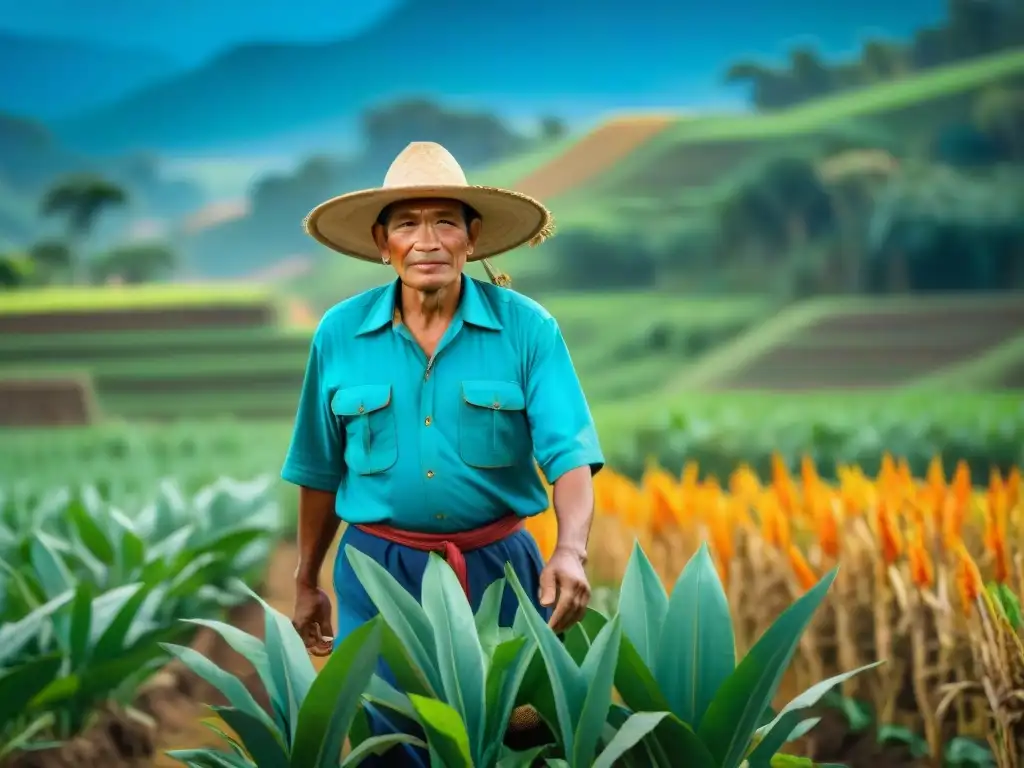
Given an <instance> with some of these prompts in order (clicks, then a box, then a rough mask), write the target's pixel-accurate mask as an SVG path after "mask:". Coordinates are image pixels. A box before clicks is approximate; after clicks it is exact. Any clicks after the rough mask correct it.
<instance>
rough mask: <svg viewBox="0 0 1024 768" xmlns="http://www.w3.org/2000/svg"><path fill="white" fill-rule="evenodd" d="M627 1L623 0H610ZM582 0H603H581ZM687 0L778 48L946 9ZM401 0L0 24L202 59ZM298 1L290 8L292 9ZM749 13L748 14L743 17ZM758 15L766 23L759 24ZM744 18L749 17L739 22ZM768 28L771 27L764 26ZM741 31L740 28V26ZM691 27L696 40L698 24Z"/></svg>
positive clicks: (18, 13) (338, 22)
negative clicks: (775, 43)
mask: <svg viewBox="0 0 1024 768" xmlns="http://www.w3.org/2000/svg"><path fill="white" fill-rule="evenodd" d="M607 1H609V2H614V3H615V4H618V3H621V4H622V7H623V9H628V8H629V0H607ZM491 2H492V3H493V5H486V4H485V3H484V2H481V3H480V5H479V8H480V12H481V14H484V15H491V16H500V15H501V14H502V11H503V7H504V8H508V7H509V5H507V4H506V2H507V0H506V2H502V0H491ZM579 2H580V3H581V4H586V3H589V2H601V0H579ZM665 2H667V3H668V2H670V3H672V4H673V5H675V4H677V3H682V4H684V5H689V4H692V5H693V6H694V8H693V16H694V18H700V17H701V16H705V17H707V16H711V15H714V16H718V17H719V18H717V19H714V21H717V22H719V23H718V24H715V23H711V24H709V26H710V27H716V26H718V27H720V26H721V22H722V21H723V19H722V18H721V17H723V16H724V17H726V18H731V19H735V20H736V21H737V22H740V23H739V24H738V27H739V28H740V29H738V30H737V31H738V34H737V36H736V37H735V38H734V39H731V40H723V41H722V47H723V49H725V50H732V51H736V50H738V49H739V50H743V49H747V48H751V47H756V48H757V49H758V52H759V53H762V54H763V53H766V51H765V50H764V41H763V38H762V39H761V40H759V41H758V43H757V44H754V42H753V39H752V38H751V39H749V40H748V36H749V35H751V34H752V33H755V31H756V29H757V28H758V27H759V26H760V27H761V33H762V35H763V34H764V33H765V32H767V33H768V34H769V35H771V37H772V38H776V37H777V38H778V53H781V52H782V51H783V50H784V49H785V46H786V45H788V44H790V43H791V42H792V41H793V40H794V39H797V38H799V37H801V36H803V35H808V34H810V35H813V37H814V39H815V40H816V41H817V42H818V43H819V45H820V46H821V48H822V49H823V50H824V51H825V52H826V53H831V52H844V51H849V50H851V49H852V48H854V47H855V46H856V44H857V42H858V41H859V40H860V39H862V38H863V36H864V35H865V34H866V33H867V32H870V31H881V32H882V33H883V36H890V37H897V38H905V37H906V36H907V35H908V34H909V33H910V32H912V31H913V30H914V29H916V28H918V27H920V26H921V25H922V24H926V23H932V22H935V21H937V20H939V19H941V18H942V17H943V16H944V2H943V0H838V1H837V0H832V2H829V1H828V0H719V2H713V1H709V0H700V1H699V2H698V1H697V0H665ZM397 3H398V0H291V2H289V1H287V0H284V1H282V0H29V1H26V0H0V28H4V29H7V30H10V31H16V32H22V33H30V34H39V35H48V36H55V37H70V38H76V39H82V40H92V41H96V42H103V43H107V44H114V45H120V46H127V47H143V48H148V49H151V50H156V51H161V52H163V53H166V54H169V55H171V56H172V57H174V58H175V59H178V60H179V61H181V62H183V63H189V64H192V63H198V62H199V61H202V60H203V59H204V58H207V57H209V56H212V55H214V54H216V53H217V52H219V51H221V50H223V49H225V48H229V47H232V46H234V45H237V44H240V43H245V42H271V41H279V42H284V41H296V42H298V41H304V42H318V41H327V40H336V39H339V38H342V37H346V36H348V35H350V34H353V33H355V32H358V31H359V30H360V29H361V28H365V27H366V26H367V25H369V24H371V23H373V21H375V20H377V19H378V18H380V17H381V16H382V15H384V14H385V13H387V12H388V10H390V9H391V8H392V7H393V6H394V5H396V4H397ZM297 8H298V9H301V10H299V11H296V10H295V9H297ZM744 17H745V18H744ZM761 20H764V22H765V26H761V23H760V22H761ZM743 21H745V22H747V23H742V22H743ZM769 28H770V29H769ZM741 30H745V31H741ZM693 34H694V35H696V36H697V37H698V38H699V35H700V30H699V28H695V29H694V30H693Z"/></svg>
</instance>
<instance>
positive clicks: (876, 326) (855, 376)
mask: <svg viewBox="0 0 1024 768" xmlns="http://www.w3.org/2000/svg"><path fill="white" fill-rule="evenodd" d="M1020 333H1024V310H1022V309H1020V308H1019V307H1017V306H1016V304H1014V303H1011V302H1009V301H1005V302H1004V301H1002V300H998V299H997V300H993V301H992V302H991V305H990V306H989V307H988V308H985V307H979V305H978V304H977V302H972V303H971V304H967V305H964V306H962V307H958V306H957V305H956V303H955V302H951V303H950V304H949V305H948V306H946V307H942V308H937V309H935V310H929V311H919V312H907V313H900V312H872V313H867V312H864V313H857V314H847V315H839V316H833V317H828V318H825V319H823V320H822V321H821V322H819V323H815V324H814V325H813V326H811V327H809V328H807V329H805V330H803V331H802V332H801V333H800V334H799V335H798V336H795V337H793V338H791V339H788V340H786V341H785V342H784V343H783V344H782V345H780V346H778V347H774V348H767V349H765V350H763V351H762V352H761V353H760V354H758V355H757V356H756V357H754V358H752V359H751V360H750V361H749V363H748V364H747V365H745V366H743V367H742V368H741V369H739V370H737V371H735V372H733V373H731V374H729V375H728V376H726V377H724V378H723V379H722V380H720V381H717V382H715V384H714V386H715V388H717V389H734V390H738V389H777V390H813V389H829V388H833V389H841V388H872V387H891V386H898V385H900V384H903V383H905V382H907V381H909V380H912V379H915V378H918V377H921V376H926V375H928V374H930V373H934V372H936V371H939V370H940V369H942V368H945V367H946V366H949V365H953V364H956V363H960V362H962V361H965V360H968V359H970V358H972V357H976V356H977V355H980V354H982V353H984V352H986V351H987V350H990V349H992V348H993V347H995V346H997V345H999V344H1001V343H1003V342H1005V341H1008V340H1009V339H1011V338H1013V337H1014V336H1016V335H1017V334H1020ZM872 337H873V338H876V339H877V343H875V344H865V343H864V342H865V339H866V338H872ZM844 338H846V339H851V340H853V341H852V342H851V343H845V344H844V343H843V339H844ZM1010 383H1012V381H1011V382H1010Z"/></svg>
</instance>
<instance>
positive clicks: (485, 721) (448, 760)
mask: <svg viewBox="0 0 1024 768" xmlns="http://www.w3.org/2000/svg"><path fill="white" fill-rule="evenodd" d="M345 556H346V557H348V559H349V561H350V562H351V563H352V568H353V569H354V571H355V573H356V576H357V577H358V578H359V580H360V582H361V583H362V585H363V587H364V588H365V589H366V591H367V594H368V595H369V596H370V599H371V600H373V602H374V604H375V605H376V606H377V609H378V610H379V611H380V615H381V617H382V618H383V619H384V621H385V622H386V626H387V629H386V630H385V641H384V650H383V653H384V658H385V659H386V661H387V662H388V664H389V666H390V668H391V670H392V672H393V673H394V675H395V678H396V680H397V682H398V683H399V685H400V686H401V687H402V688H403V689H404V691H405V694H399V693H397V692H395V691H393V690H391V691H389V692H388V693H389V695H388V696H387V697H386V698H383V697H382V696H381V694H380V691H381V690H386V689H387V688H390V686H387V684H386V683H384V682H383V681H379V684H378V686H377V691H376V692H375V691H369V692H368V694H367V697H368V699H369V700H370V701H371V702H372V703H374V704H375V705H379V706H383V707H385V708H387V709H390V710H393V711H396V712H398V713H399V714H401V715H402V716H403V717H405V718H407V719H409V720H412V721H415V722H418V723H419V724H420V725H421V726H422V727H423V730H424V732H425V733H426V736H427V745H428V748H429V751H430V754H431V758H432V760H434V761H440V764H443V765H445V766H447V767H450V768H458V767H459V766H465V767H466V768H470V767H475V768H489V767H491V766H496V765H501V766H503V768H505V767H506V766H508V767H511V766H515V765H530V764H531V763H532V762H533V760H534V759H535V758H536V756H537V755H538V754H539V753H540V752H541V751H542V749H540V748H538V749H536V750H533V751H531V752H529V753H527V754H517V753H514V752H513V751H512V750H509V749H507V748H506V747H505V745H504V743H503V741H504V736H505V731H506V729H507V727H508V722H509V717H510V716H511V714H512V710H513V708H514V706H515V703H516V697H517V694H518V692H519V686H520V684H521V682H522V680H523V677H524V675H525V674H526V669H527V667H528V665H529V663H530V659H531V657H532V655H533V653H534V649H533V646H532V644H530V643H528V642H527V638H526V637H525V636H523V635H521V634H517V633H516V632H515V631H514V630H513V629H512V628H510V627H501V626H499V624H498V614H499V611H500V608H501V600H502V597H503V595H504V593H505V580H504V579H499V580H497V581H495V582H494V583H492V584H491V585H489V586H488V588H487V590H486V591H485V593H484V595H483V597H482V598H481V601H480V606H479V607H478V609H477V612H476V614H475V615H474V613H473V611H472V609H471V608H470V605H469V602H468V601H467V600H466V596H465V594H464V593H463V591H462V587H461V586H460V585H459V581H458V579H457V578H456V576H455V574H454V572H453V571H452V570H451V568H449V567H448V565H447V564H446V563H445V562H444V560H443V559H441V558H440V557H439V556H437V555H434V554H431V555H430V557H429V559H428V562H427V568H426V571H425V573H424V576H423V590H422V605H421V604H420V603H418V602H417V601H416V599H415V598H414V597H413V596H412V595H411V594H409V592H407V591H406V589H405V588H404V587H403V586H402V585H401V584H399V583H398V581H397V580H395V578H394V577H393V576H392V575H391V574H390V573H388V571H387V570H386V569H384V568H383V566H381V565H380V564H379V563H377V562H376V561H374V560H373V559H372V558H370V557H368V556H367V555H365V554H363V553H362V552H359V551H358V550H355V549H352V548H350V547H348V548H346V552H345ZM602 722H603V721H602Z"/></svg>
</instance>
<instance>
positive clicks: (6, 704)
mask: <svg viewBox="0 0 1024 768" xmlns="http://www.w3.org/2000/svg"><path fill="white" fill-rule="evenodd" d="M62 662H63V658H62V657H61V656H60V655H52V656H40V657H37V658H34V659H31V660H29V661H26V662H25V663H23V664H19V665H18V666H16V667H13V668H11V669H4V670H0V732H2V731H3V726H5V725H6V724H7V723H9V722H10V721H11V720H13V719H14V718H15V717H17V716H19V715H21V714H24V713H25V712H26V711H27V710H28V709H29V702H31V701H32V699H34V698H35V696H36V695H37V694H38V693H39V692H40V691H42V690H43V689H45V688H46V687H47V686H48V685H50V684H51V683H52V682H53V680H54V679H55V678H56V676H57V674H58V673H59V672H60V668H61V663H62Z"/></svg>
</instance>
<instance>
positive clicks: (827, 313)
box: [665, 296, 1024, 393]
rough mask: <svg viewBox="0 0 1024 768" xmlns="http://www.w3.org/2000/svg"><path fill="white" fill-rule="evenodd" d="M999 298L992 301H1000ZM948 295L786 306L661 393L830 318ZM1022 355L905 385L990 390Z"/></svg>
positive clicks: (695, 384)
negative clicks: (951, 385)
mask: <svg viewBox="0 0 1024 768" xmlns="http://www.w3.org/2000/svg"><path fill="white" fill-rule="evenodd" d="M1005 299H1006V297H999V298H998V299H997V300H1005ZM949 302H950V299H949V298H948V297H939V296H935V297H914V298H907V297H897V298H891V299H889V298H875V297H863V296H849V297H828V298H821V299H812V300H809V301H805V302H801V303H800V304H797V305H795V306H791V307H789V308H787V309H785V310H783V311H782V312H779V313H778V314H777V315H775V316H774V317H772V318H771V319H770V320H768V321H767V322H765V323H763V324H761V325H759V326H757V327H756V328H754V329H752V330H751V331H749V332H747V333H744V334H743V335H742V336H740V337H738V338H736V339H734V340H733V341H731V342H729V343H727V344H724V345H722V346H720V347H719V348H717V349H715V350H714V351H712V352H711V353H710V354H708V355H707V356H705V357H704V358H702V359H701V360H700V362H699V363H698V364H697V365H695V366H694V367H693V368H691V369H690V370H688V371H685V372H683V373H681V374H680V375H679V376H678V377H676V378H675V379H674V380H673V381H671V382H670V383H669V384H668V385H667V386H666V388H665V391H666V393H678V392H684V391H693V390H700V389H704V388H707V387H713V386H714V384H715V382H716V381H719V380H721V379H724V378H726V377H728V376H732V375H735V374H736V373H737V372H738V371H741V370H742V369H743V367H744V366H746V365H747V364H748V362H749V361H750V360H752V359H754V358H755V357H756V356H758V355H763V354H765V353H766V351H769V352H770V350H771V349H773V348H775V349H778V348H782V347H783V346H785V345H786V344H788V343H789V342H790V341H791V340H792V339H793V338H794V337H796V336H797V335H799V334H800V333H802V332H804V331H806V330H808V329H810V328H811V327H813V326H814V325H815V324H817V323H819V322H822V321H824V320H826V319H827V318H830V317H834V316H836V315H845V314H858V313H868V314H870V313H872V312H877V311H882V310H884V311H886V312H908V313H911V312H915V311H927V310H934V309H937V308H946V307H949V305H950V304H949ZM957 306H959V307H965V308H966V307H967V306H976V307H978V308H988V307H989V306H991V299H990V298H988V297H984V296H978V297H971V298H963V297H958V298H957ZM1018 355H1020V356H1024V346H1022V345H1019V344H1018V345H1016V346H1014V345H1013V342H1010V343H1009V344H1004V345H1000V346H999V347H998V348H997V349H996V350H992V351H990V352H989V353H987V354H986V355H985V356H984V357H983V358H981V359H979V360H978V361H973V362H972V361H965V363H964V364H957V365H956V366H950V367H949V368H948V369H946V370H945V371H943V372H942V373H940V374H937V375H935V376H932V377H928V378H927V379H924V380H921V381H920V382H912V383H910V384H908V386H919V385H924V386H926V387H927V386H929V385H932V384H936V383H938V384H952V383H956V384H957V385H958V386H960V387H963V388H967V389H971V388H984V387H986V386H995V385H996V383H997V382H998V381H999V378H1000V376H1001V375H1002V373H1003V372H1004V371H1006V370H1009V367H1010V366H1012V365H1014V364H1016V363H1017V362H1019V361H1020V359H1021V357H1019V356H1018Z"/></svg>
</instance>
